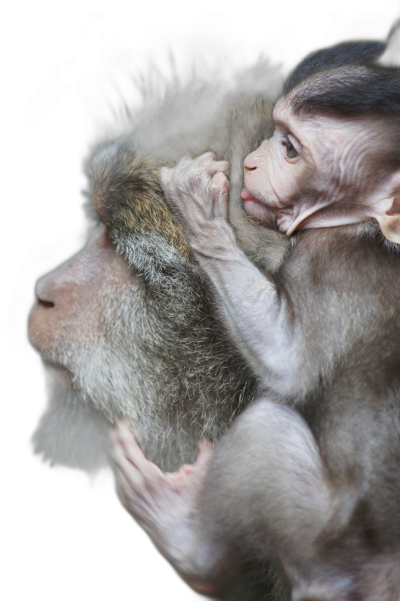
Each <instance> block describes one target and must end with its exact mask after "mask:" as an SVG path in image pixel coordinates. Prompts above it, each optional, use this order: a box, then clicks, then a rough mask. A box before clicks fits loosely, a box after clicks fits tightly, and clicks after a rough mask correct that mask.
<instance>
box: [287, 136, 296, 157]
mask: <svg viewBox="0 0 400 601" xmlns="http://www.w3.org/2000/svg"><path fill="white" fill-rule="evenodd" d="M285 146H286V156H287V158H288V159H295V158H296V157H298V156H299V153H298V152H297V150H296V149H295V147H294V146H293V144H292V143H291V141H290V140H288V141H287V142H286V144H285Z"/></svg>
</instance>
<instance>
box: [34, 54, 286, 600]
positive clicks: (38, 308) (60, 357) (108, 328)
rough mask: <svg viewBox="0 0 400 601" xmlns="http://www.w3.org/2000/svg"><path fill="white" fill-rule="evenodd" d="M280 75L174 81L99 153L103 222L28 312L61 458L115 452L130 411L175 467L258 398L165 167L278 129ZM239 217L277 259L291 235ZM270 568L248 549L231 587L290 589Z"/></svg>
mask: <svg viewBox="0 0 400 601" xmlns="http://www.w3.org/2000/svg"><path fill="white" fill-rule="evenodd" d="M280 85H281V77H280V74H279V72H277V71H276V70H274V69H272V68H271V67H270V66H269V65H268V64H267V63H259V64H257V65H255V67H254V69H253V70H250V71H248V72H247V73H241V74H240V81H238V82H236V84H232V86H231V87H230V88H228V90H226V89H224V88H223V85H222V84H221V85H219V83H218V84H217V83H215V82H212V83H208V84H207V83H204V82H202V81H201V80H200V81H196V80H194V81H193V82H190V84H188V85H187V86H186V87H183V88H179V86H178V87H174V89H172V90H167V93H166V95H165V97H164V98H161V99H157V98H156V99H153V103H151V102H149V105H148V106H146V107H145V108H144V109H143V111H142V113H139V114H138V115H136V116H135V118H134V122H133V125H132V129H131V131H130V133H129V134H127V135H125V136H124V137H123V138H120V139H117V140H115V141H111V142H107V143H104V144H101V145H100V146H99V147H98V148H96V149H95V151H94V152H93V155H92V157H91V158H90V160H89V161H88V164H87V171H88V174H89V186H90V194H89V195H90V202H89V203H88V211H89V213H90V215H92V216H93V217H94V218H95V220H96V221H97V222H98V225H97V226H96V227H95V228H94V229H93V231H92V233H91V234H90V236H89V240H88V243H87V245H86V247H85V248H84V249H83V250H82V251H81V252H80V253H79V254H78V255H77V256H75V257H72V258H71V259H70V260H69V261H68V262H67V263H66V264H64V265H61V266H60V267H59V268H57V269H56V270H55V271H54V272H52V273H50V274H48V275H47V276H45V277H43V278H42V279H41V280H39V282H38V283H37V287H36V296H37V303H36V305H35V307H34V309H33V311H32V314H31V316H30V324H29V330H30V339H31V342H32V343H33V345H34V346H35V347H36V348H37V350H38V351H39V352H40V353H41V354H42V357H43V359H44V363H45V366H46V371H47V373H48V377H49V386H50V404H49V407H48V410H47V411H46V413H45V414H44V415H43V417H42V419H41V422H40V424H39V426H38V429H37V431H36V433H35V436H34V442H35V446H36V450H37V451H38V452H42V453H43V454H44V457H45V458H47V459H49V460H50V461H51V462H52V463H61V464H65V465H69V466H72V467H81V468H84V469H87V470H94V469H97V468H98V467H100V466H101V465H103V464H104V463H106V462H107V455H108V431H107V430H108V426H109V424H110V422H111V423H113V422H115V420H116V419H117V418H123V419H125V420H126V421H127V422H128V423H130V424H131V426H132V427H133V428H134V431H135V434H136V436H137V438H138V440H139V441H140V444H141V445H142V448H143V449H144V450H145V452H146V455H147V456H148V457H149V458H151V459H152V460H153V461H155V462H156V463H157V464H158V465H159V466H160V467H161V468H162V469H164V470H175V469H177V468H178V467H179V466H180V465H181V464H182V462H185V461H186V462H190V461H193V460H194V459H195V457H196V453H197V443H198V441H199V440H201V439H202V438H207V439H211V440H216V439H217V438H218V437H219V436H220V435H221V434H223V433H224V432H225V431H226V430H227V428H228V427H229V425H230V423H231V421H232V419H233V418H234V416H235V415H236V414H238V413H239V412H240V411H241V410H242V409H243V408H244V407H245V406H246V405H247V404H248V403H249V402H251V400H252V399H253V398H254V396H255V391H256V386H257V385H256V381H255V378H254V376H253V374H252V372H251V371H250V369H249V368H248V367H247V366H246V364H245V362H244V361H243V360H242V359H241V357H240V356H239V354H238V353H237V352H236V351H235V349H234V348H233V346H232V344H231V343H230V341H229V339H228V337H227V335H226V333H225V329H224V328H223V326H222V325H221V323H220V320H219V319H218V318H217V317H216V315H215V309H214V306H213V302H212V300H211V297H210V292H209V287H208V284H207V282H206V280H205V279H204V277H203V276H202V274H201V272H200V270H199V269H198V267H197V265H196V264H195V262H194V261H193V259H192V258H191V255H190V253H189V251H188V247H187V244H186V242H185V240H184V238H183V236H182V233H181V230H180V229H179V227H178V225H177V223H176V221H175V220H174V219H173V218H172V217H171V214H170V212H169V210H168V209H167V207H166V205H165V202H164V200H163V194H162V190H161V188H160V184H159V176H158V174H159V168H160V166H161V165H162V164H164V163H165V161H166V160H167V159H169V160H171V162H172V163H173V162H175V161H176V160H177V159H178V158H179V157H180V156H181V154H182V152H185V151H189V152H192V153H198V152H202V151H203V150H205V149H207V148H210V147H212V148H214V149H215V151H216V152H218V153H219V154H220V155H221V156H227V157H230V156H231V153H232V149H235V151H236V152H239V153H240V154H241V156H242V157H243V156H245V155H246V154H247V153H248V152H249V151H250V150H252V149H253V148H255V147H256V146H257V145H258V144H259V143H260V142H261V140H262V139H263V138H265V136H266V135H269V133H270V127H271V119H270V114H271V101H270V100H269V99H268V98H267V97H266V96H265V95H264V96H262V95H261V90H262V91H263V92H264V93H265V90H270V92H271V94H273V95H274V96H275V95H276V93H277V91H278V89H279V88H280ZM138 148H139V149H140V150H138ZM238 164H239V166H240V172H241V160H240V161H238ZM238 199H239V192H238ZM92 200H93V202H94V205H95V207H96V209H97V213H95V210H94V208H93V204H92ZM236 222H237V223H238V227H239V228H240V236H241V238H242V243H243V245H246V247H247V251H248V252H249V254H250V255H251V256H252V257H253V258H254V259H255V260H257V261H258V262H262V260H263V253H264V251H265V248H266V246H268V244H270V246H271V252H272V254H273V256H272V261H271V253H268V255H269V256H268V258H267V259H266V266H268V268H269V269H274V267H276V266H278V265H279V264H280V262H281V260H282V257H283V255H284V254H285V252H286V250H287V248H288V245H287V241H286V239H285V238H284V237H283V236H281V235H280V234H278V233H277V232H270V233H268V232H266V231H265V228H260V227H259V226H257V225H256V224H252V223H250V222H249V221H247V220H246V219H245V218H244V215H243V214H240V215H238V216H237V217H236ZM268 240H269V242H268ZM117 247H118V252H117ZM271 569H272V568H270V566H266V565H265V561H264V558H262V559H261V560H259V559H258V558H254V559H251V558H247V566H246V571H245V572H246V573H245V574H244V575H243V577H242V578H241V579H240V582H235V583H233V585H232V591H230V593H229V594H230V598H231V599H236V598H238V599H246V598H248V599H259V598H260V597H262V596H263V595H264V594H267V592H268V593H271V594H273V595H274V598H276V599H284V598H285V595H286V593H285V591H286V586H285V584H284V583H283V582H282V581H280V580H279V579H278V577H277V576H276V571H275V570H273V571H272V573H273V578H272V577H269V575H268V573H269V572H270V570H271ZM254 574H256V576H254ZM260 574H263V575H265V577H264V576H263V578H260V576H259V575H260ZM272 591H274V593H272Z"/></svg>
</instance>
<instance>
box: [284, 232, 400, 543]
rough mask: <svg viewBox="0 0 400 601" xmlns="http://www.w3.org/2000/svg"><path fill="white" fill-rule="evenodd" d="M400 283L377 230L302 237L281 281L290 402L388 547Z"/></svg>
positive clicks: (399, 437)
mask: <svg viewBox="0 0 400 601" xmlns="http://www.w3.org/2000/svg"><path fill="white" fill-rule="evenodd" d="M399 273H400V254H399V253H398V250H397V249H396V248H394V247H393V246H392V247H390V246H389V245H388V244H387V243H386V242H385V241H384V240H383V238H382V236H381V235H380V234H379V233H377V231H376V229H375V226H374V225H373V224H372V223H369V224H362V225H357V226H347V227H340V228H339V227H338V228H327V229H321V230H306V231H303V232H300V233H299V234H297V236H296V239H295V241H294V244H293V245H292V250H291V253H290V255H289V256H288V258H287V260H286V261H285V262H284V265H283V266H282V268H281V269H280V271H279V272H278V274H277V275H276V278H275V279H276V282H277V285H278V289H279V291H280V293H281V294H282V295H283V296H284V297H286V299H287V302H288V303H290V308H291V315H292V323H291V324H290V327H291V328H292V331H293V336H295V337H296V338H297V339H298V340H299V347H298V348H299V355H300V359H299V361H298V362H297V365H296V369H295V377H296V378H297V379H298V387H297V389H298V391H300V393H299V392H297V393H296V392H295V391H294V393H293V395H292V397H291V399H288V398H286V399H285V402H288V401H289V403H292V404H293V406H295V407H296V408H297V409H298V410H299V411H300V413H301V414H302V415H303V417H304V418H305V419H306V421H307V423H308V425H309V427H310V428H311V430H312V432H313V434H314V436H315V438H316V440H317V443H318V446H319V448H320V451H321V454H322V456H323V458H324V461H325V464H326V466H327V470H328V472H329V475H330V478H331V480H332V484H333V486H335V487H336V486H338V487H341V488H343V487H348V488H350V489H352V490H353V491H357V493H356V497H357V502H356V505H357V503H358V505H359V508H358V509H355V510H354V520H357V519H358V518H357V515H358V514H360V513H362V514H363V518H362V519H363V521H364V523H365V519H366V516H373V518H372V517H371V531H374V532H379V534H380V539H381V540H380V542H381V543H382V544H384V543H389V542H390V540H393V541H396V539H398V536H399V535H400V528H399V527H398V526H396V524H395V523H393V525H392V527H390V528H382V525H381V524H379V523H380V522H382V521H387V520H390V519H391V518H390V517H389V516H391V515H393V512H394V511H395V512H398V510H399V509H400V480H399V478H398V475H399V467H400V312H399V310H398V305H399V291H400V289H399V288H400V287H399V280H398V277H399ZM310 308H311V310H310ZM288 369H290V366H288ZM291 377H293V376H291ZM349 458H351V461H350V460H349ZM382 466H383V467H382ZM371 489H373V491H374V494H370V491H371ZM365 499H367V500H365ZM367 519H370V518H367ZM378 522H379V523H378Z"/></svg>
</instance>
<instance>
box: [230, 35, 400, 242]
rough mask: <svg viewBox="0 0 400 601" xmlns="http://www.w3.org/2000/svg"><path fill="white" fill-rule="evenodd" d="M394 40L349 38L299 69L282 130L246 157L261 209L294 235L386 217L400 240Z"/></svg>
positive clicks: (277, 118) (280, 107)
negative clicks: (389, 45) (384, 58)
mask: <svg viewBox="0 0 400 601" xmlns="http://www.w3.org/2000/svg"><path fill="white" fill-rule="evenodd" d="M385 48H386V46H385V45H384V44H379V43H375V42H373V43H368V42H366V43H353V44H342V45H340V46H338V47H336V48H335V49H329V50H323V51H320V52H318V53H316V54H315V55H312V56H311V57H309V58H307V59H305V61H303V63H301V64H300V65H299V67H297V69H296V70H295V71H294V72H293V73H292V75H291V76H290V77H289V79H288V80H287V82H286V86H285V89H284V94H283V96H282V97H281V98H280V99H279V100H278V101H277V103H276V105H275V108H274V112H273V119H274V124H275V131H274V134H273V136H272V138H270V139H269V140H266V141H264V142H263V143H262V144H261V146H260V147H259V148H258V149H257V150H255V151H254V152H252V153H251V154H250V155H248V156H247V157H246V159H245V161H244V182H245V188H244V190H243V191H242V198H243V200H244V208H245V211H246V212H247V213H248V214H249V215H251V216H252V217H253V218H254V219H256V220H257V221H260V222H262V223H265V224H268V225H276V226H277V227H278V228H279V230H280V231H281V232H283V233H285V234H286V235H288V236H289V235H291V234H292V233H293V232H295V231H296V230H298V229H302V228H303V229H305V228H316V227H331V226H336V225H346V224H350V223H359V222H362V221H367V220H370V219H376V220H377V221H378V222H379V225H380V227H381V230H382V233H383V234H384V236H385V237H386V238H388V239H389V240H391V241H392V242H397V243H400V69H398V68H397V67H388V66H386V65H385V66H384V65H381V64H378V62H377V59H378V58H379V55H380V54H382V52H383V51H384V50H385ZM335 50H336V54H335V52H334V51H335ZM271 213H272V214H273V216H274V218H275V223H274V224H271Z"/></svg>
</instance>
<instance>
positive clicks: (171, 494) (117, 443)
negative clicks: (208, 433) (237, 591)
mask: <svg viewBox="0 0 400 601" xmlns="http://www.w3.org/2000/svg"><path fill="white" fill-rule="evenodd" d="M111 443H112V457H113V459H114V471H115V477H116V482H117V492H118V496H119V498H120V500H121V502H122V504H123V506H124V507H125V509H126V510H127V511H128V512H129V513H130V514H131V515H132V517H133V518H134V519H135V520H136V521H137V522H138V524H139V525H140V526H141V527H142V528H143V529H144V530H145V531H146V532H147V534H148V535H149V536H150V538H151V540H152V541H153V543H154V544H155V545H156V547H157V548H158V550H159V551H160V552H161V553H162V554H163V555H164V557H165V558H166V559H168V561H170V563H171V564H172V565H173V566H174V567H175V569H176V570H177V571H178V572H179V573H180V574H181V576H182V577H183V578H184V579H185V580H186V581H187V582H188V584H189V585H191V586H192V587H193V588H196V589H197V590H199V591H201V592H207V584H206V583H203V579H202V575H200V576H199V575H198V574H197V573H196V570H194V569H193V566H192V559H193V554H194V552H195V549H196V539H197V538H198V534H197V517H198V512H199V502H200V494H201V491H202V489H203V486H204V480H205V478H206V476H207V473H208V469H209V465H210V461H211V457H212V444H211V443H210V442H202V443H200V444H199V454H198V457H197V460H196V462H195V463H194V464H193V465H182V466H181V467H180V469H179V470H178V471H177V472H174V473H163V472H162V471H161V470H160V469H159V468H158V467H157V466H156V465H155V464H154V463H152V462H151V461H149V460H148V459H146V457H145V456H144V454H143V452H142V451H141V449H140V448H139V446H138V444H137V442H136V440H135V438H134V436H133V434H132V432H131V431H130V429H129V428H128V426H127V424H125V423H124V422H122V421H120V422H117V424H116V426H115V427H114V428H113V430H112V431H111Z"/></svg>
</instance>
